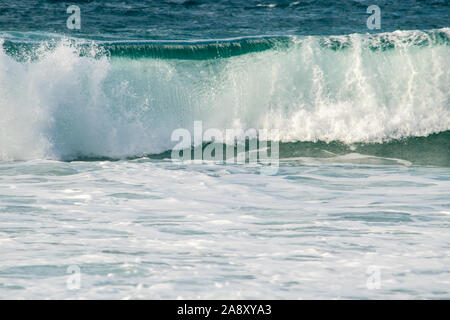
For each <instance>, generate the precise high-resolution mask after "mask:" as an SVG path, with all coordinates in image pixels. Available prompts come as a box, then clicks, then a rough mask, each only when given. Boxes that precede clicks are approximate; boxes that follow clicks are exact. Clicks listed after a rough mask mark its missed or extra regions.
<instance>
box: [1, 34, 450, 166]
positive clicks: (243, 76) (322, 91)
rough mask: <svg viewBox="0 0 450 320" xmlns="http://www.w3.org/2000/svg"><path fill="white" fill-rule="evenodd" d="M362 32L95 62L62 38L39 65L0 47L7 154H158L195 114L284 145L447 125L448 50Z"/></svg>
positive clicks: (207, 124)
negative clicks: (224, 54) (276, 135)
mask: <svg viewBox="0 0 450 320" xmlns="http://www.w3.org/2000/svg"><path fill="white" fill-rule="evenodd" d="M417 32H418V31H417ZM365 37H366V36H363V35H356V34H355V35H351V36H350V38H349V39H350V42H351V46H350V47H349V48H347V49H339V50H332V49H330V48H327V47H324V46H323V45H321V42H320V39H319V38H317V37H307V38H302V39H301V40H299V41H298V43H297V44H295V45H293V46H292V47H290V48H289V49H286V50H280V51H277V50H269V51H265V52H260V53H251V54H247V55H243V56H237V57H233V58H229V59H218V60H205V61H184V60H159V59H136V60H132V59H125V58H111V59H108V58H106V57H103V58H100V59H94V58H90V57H80V56H79V55H78V54H77V53H76V52H75V51H76V50H75V49H74V48H73V47H72V46H70V45H69V44H67V43H64V42H62V43H61V44H60V45H59V46H58V47H57V48H56V49H54V50H52V51H48V52H43V53H42V55H41V57H40V59H39V60H38V61H33V62H17V61H15V60H14V59H12V58H11V57H9V56H8V55H6V54H5V53H4V52H3V50H0V110H1V118H0V159H2V160H5V159H30V158H56V159H68V158H73V157H78V156H107V157H126V156H136V155H142V154H148V153H157V152H162V151H165V150H168V149H170V148H171V147H173V145H174V144H175V142H171V141H170V137H171V133H172V131H173V130H174V129H176V128H180V127H181V128H187V129H190V130H192V128H193V124H194V121H196V120H197V121H198V120H202V121H203V127H204V129H206V128H218V129H226V128H235V129H237V128H239V129H248V128H256V129H279V131H280V138H281V140H282V141H298V140H302V141H314V140H324V141H332V140H340V141H343V142H346V143H352V142H361V141H362V142H373V141H378V142H380V141H382V140H384V139H391V138H401V137H406V136H426V135H428V134H431V133H435V132H440V131H445V130H449V129H450V110H449V92H450V79H449V76H450V73H449V70H450V68H449V67H450V66H449V64H450V60H449V59H448V56H449V53H450V52H449V51H450V50H449V47H448V46H447V45H445V44H443V45H432V46H423V47H420V46H412V45H411V46H408V45H404V46H399V47H397V48H395V49H393V50H384V51H381V50H369V49H368V48H367V47H366V46H365V44H364V43H365ZM392 37H394V38H395V37H397V38H398V41H399V43H402V37H403V35H402V34H400V35H395V34H394V35H393V36H392ZM346 41H348V39H347V40H346Z"/></svg>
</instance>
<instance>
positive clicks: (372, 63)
mask: <svg viewBox="0 0 450 320" xmlns="http://www.w3.org/2000/svg"><path fill="white" fill-rule="evenodd" d="M449 36H450V30H449V29H448V28H439V29H430V30H425V31H419V30H409V31H392V32H385V33H379V34H366V33H349V34H346V35H336V36H333V35H295V36H277V35H274V36H261V37H244V38H223V39H218V40H196V41H191V40H183V41H172V40H167V41H166V40H151V41H147V40H142V39H138V40H128V39H127V40H110V39H108V40H103V39H88V38H80V37H78V38H77V37H68V36H65V35H57V34H53V33H48V32H2V33H0V39H1V40H0V113H1V116H0V217H1V218H0V253H1V254H0V256H1V259H0V298H14V299H21V298H25V299H29V298H43V296H42V292H43V291H44V288H45V298H50V299H58V298H66V299H72V298H73V299H85V298H88V299H89V298H91V299H111V298H117V299H139V298H143V299H161V298H163V299H194V298H195V299H205V298H208V299H255V298H262V299H267V298H278V299H319V298H330V299H367V298H369V299H382V298H388V299H405V298H406V299H411V298H430V299H448V298H450V280H449V279H450V277H449V272H450V270H449V268H448V266H449V265H450V258H449V257H450V235H449V232H448V229H449V227H450V196H449V190H450V171H449V167H450V152H449V151H450V131H449V130H450V104H449V102H450V100H449V99H450V94H449V92H450V79H449V77H450V72H449V70H450V60H449V56H450V49H449V43H450V42H449ZM195 121H201V122H202V124H203V127H204V129H205V130H206V129H208V128H214V129H217V130H219V131H224V130H226V129H242V130H243V131H245V130H247V129H251V128H256V129H268V130H271V129H277V130H278V132H279V135H277V136H276V137H275V136H274V137H269V140H271V142H278V143H279V157H280V159H279V160H280V161H279V168H278V170H277V172H276V173H275V174H272V175H265V174H261V168H262V167H264V164H262V163H254V164H247V163H241V164H240V163H229V162H222V161H209V160H207V159H205V160H204V161H201V160H193V161H187V162H182V163H180V162H174V161H172V160H171V157H170V155H171V153H170V151H171V149H172V148H173V147H174V146H175V145H176V143H177V142H176V141H173V140H172V139H171V134H172V132H173V131H174V130H176V129H179V128H184V129H186V130H188V131H191V132H192V131H193V129H194V122H195ZM243 138H244V140H243V141H245V137H243ZM207 142H208V141H206V144H207ZM241 143H242V142H241ZM191 147H192V148H193V149H195V148H204V147H205V145H202V144H201V143H200V144H198V143H196V141H192V146H191ZM247 151H249V150H247ZM250 151H251V150H250ZM73 272H75V273H76V274H77V275H79V278H76V279H78V285H75V286H74V285H73V284H74V283H73V282H71V281H72V280H73V277H72V276H73Z"/></svg>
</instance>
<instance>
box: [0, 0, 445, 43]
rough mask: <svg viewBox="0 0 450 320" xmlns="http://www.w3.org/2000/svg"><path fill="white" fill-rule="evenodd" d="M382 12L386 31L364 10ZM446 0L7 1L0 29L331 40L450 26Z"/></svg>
mask: <svg viewBox="0 0 450 320" xmlns="http://www.w3.org/2000/svg"><path fill="white" fill-rule="evenodd" d="M73 4H75V5H78V6H79V7H80V9H81V18H82V25H81V29H80V30H76V31H71V30H68V29H67V27H66V20H67V18H68V16H69V14H67V12H66V9H67V7H68V6H69V5H73ZM370 5H378V6H379V7H380V9H381V17H382V20H381V26H380V29H376V30H369V29H368V28H367V26H366V20H367V18H368V17H369V15H370V14H368V13H367V12H366V10H367V7H368V6H370ZM449 17H450V2H449V1H448V0H428V1H420V0H402V1H388V0H370V1H363V0H330V1H324V0H301V1H292V0H246V1H243V0H241V1H238V0H165V1H152V0H145V1H139V0H125V1H124V0H111V1H98V0H92V1H90V0H84V1H81V0H78V1H56V0H47V1H44V0H24V1H16V0H2V1H1V3H0V30H1V31H39V32H42V31H45V32H54V33H59V34H69V35H71V36H80V37H95V38H115V39H117V38H120V39H159V40H161V39H172V40H173V39H216V38H227V37H238V36H254V35H274V34H276V35H280V34H282V35H286V34H289V35H331V34H349V33H365V32H390V31H394V30H416V29H421V30H428V29H438V28H443V27H447V26H448V21H449Z"/></svg>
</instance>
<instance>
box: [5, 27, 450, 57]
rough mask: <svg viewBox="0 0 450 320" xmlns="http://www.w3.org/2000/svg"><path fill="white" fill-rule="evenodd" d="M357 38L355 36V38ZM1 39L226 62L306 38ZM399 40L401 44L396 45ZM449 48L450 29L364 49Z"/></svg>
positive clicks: (15, 52) (27, 48)
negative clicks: (227, 59)
mask: <svg viewBox="0 0 450 320" xmlns="http://www.w3.org/2000/svg"><path fill="white" fill-rule="evenodd" d="M354 35H357V34H354ZM354 35H340V36H314V38H317V39H319V43H320V45H321V46H323V47H326V48H329V49H332V50H342V49H348V48H349V47H351V46H352V36H354ZM0 37H2V38H3V39H4V42H3V48H4V50H5V52H7V53H9V54H10V55H12V56H15V57H17V58H21V56H25V57H27V56H33V53H34V51H35V50H36V48H38V47H39V46H41V45H42V43H43V42H44V43H45V45H46V47H47V49H51V48H54V47H56V46H57V45H58V42H59V41H68V42H70V43H72V44H73V45H75V46H76V47H77V51H78V52H79V54H80V55H82V56H85V55H92V54H93V51H92V48H93V47H95V48H96V50H95V51H94V52H95V54H96V55H108V56H111V57H126V58H136V59H139V58H143V57H147V58H160V59H183V60H204V59H219V58H229V57H233V56H238V55H242V54H248V53H254V52H261V51H265V50H271V49H275V50H280V49H286V48H288V47H290V46H291V45H293V44H294V43H299V42H301V41H305V40H307V39H308V38H310V37H307V36H284V35H273V36H249V37H237V38H229V39H210V40H191V41H188V40H145V41H143V40H124V41H121V40H116V41H96V40H88V39H80V38H68V37H65V36H60V35H55V34H52V35H51V36H49V35H45V34H44V35H42V34H38V35H34V36H33V37H31V38H30V37H29V36H27V33H13V34H10V33H6V34H3V35H2V33H1V32H0ZM399 39H400V41H399ZM440 44H443V45H449V44H450V29H449V28H443V29H437V30H430V31H425V32H423V31H395V32H390V33H378V34H367V36H366V37H365V40H364V45H365V46H367V48H368V49H370V50H389V49H395V48H397V47H404V46H429V45H440Z"/></svg>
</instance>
